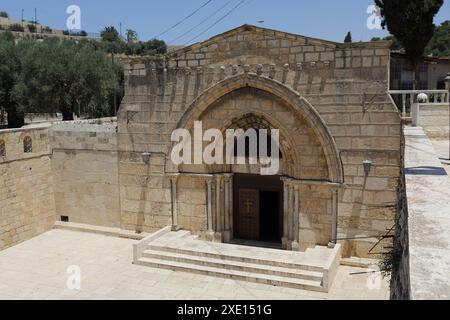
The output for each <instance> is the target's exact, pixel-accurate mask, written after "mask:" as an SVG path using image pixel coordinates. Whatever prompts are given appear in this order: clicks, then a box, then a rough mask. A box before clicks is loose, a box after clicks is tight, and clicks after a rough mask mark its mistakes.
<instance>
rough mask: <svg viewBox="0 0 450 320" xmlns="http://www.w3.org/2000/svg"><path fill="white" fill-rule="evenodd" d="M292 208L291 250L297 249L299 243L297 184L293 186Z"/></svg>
mask: <svg viewBox="0 0 450 320" xmlns="http://www.w3.org/2000/svg"><path fill="white" fill-rule="evenodd" d="M293 189H294V210H293V212H292V213H293V215H294V219H293V222H294V223H293V224H292V225H293V228H294V232H293V239H292V250H293V251H299V250H300V245H299V227H300V226H299V220H300V210H299V207H300V201H299V186H294V187H293Z"/></svg>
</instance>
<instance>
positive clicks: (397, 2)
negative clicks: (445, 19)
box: [375, 0, 444, 65]
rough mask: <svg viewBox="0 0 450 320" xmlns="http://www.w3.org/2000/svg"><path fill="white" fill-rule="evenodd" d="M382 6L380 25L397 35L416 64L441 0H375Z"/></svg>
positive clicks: (429, 34)
mask: <svg viewBox="0 0 450 320" xmlns="http://www.w3.org/2000/svg"><path fill="white" fill-rule="evenodd" d="M375 3H376V5H377V6H378V7H380V9H381V15H382V17H383V21H382V26H383V28H387V29H388V30H389V32H390V33H391V34H392V35H393V36H395V38H396V39H398V41H399V43H400V44H401V45H402V47H403V48H405V54H406V56H407V57H408V58H409V59H410V60H411V62H412V63H413V64H414V65H416V64H417V62H418V60H419V59H420V58H421V57H422V55H423V54H424V51H425V47H426V46H427V44H428V42H429V41H430V39H431V38H432V36H433V33H434V29H435V25H434V23H433V19H434V16H435V15H436V14H437V13H438V12H439V9H440V8H441V6H442V5H443V3H444V1H443V0H375Z"/></svg>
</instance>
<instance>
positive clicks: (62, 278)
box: [0, 229, 389, 300]
mask: <svg viewBox="0 0 450 320" xmlns="http://www.w3.org/2000/svg"><path fill="white" fill-rule="evenodd" d="M134 242H135V241H134V240H129V239H121V238H114V237H108V236H103V235H98V234H89V233H82V232H76V231H68V230H56V229H55V230H51V231H49V232H47V233H45V234H42V235H40V236H38V237H36V238H33V239H31V240H29V241H26V242H24V243H22V244H19V245H17V246H15V247H12V248H9V249H6V250H4V251H1V252H0V299H48V300H53V299H150V300H154V299H186V300H189V299H208V300H209V299H233V300H234V299H237V300H255V299H273V300H275V299H283V300H284V299H302V300H305V299H387V298H388V297H389V290H388V280H387V279H383V280H381V281H378V279H379V278H378V277H377V276H375V277H374V275H373V274H372V275H369V274H367V273H365V272H367V269H360V268H354V267H345V266H341V267H340V268H339V271H338V274H337V276H336V280H335V282H334V284H333V287H332V288H331V290H330V292H329V293H321V292H310V291H304V290H298V289H290V288H282V287H273V286H269V285H264V284H253V283H247V282H241V281H235V280H229V279H220V278H213V277H208V276H202V275H193V274H189V273H183V272H173V271H168V270H159V269H152V268H148V267H142V266H137V265H133V264H132V263H131V261H132V248H131V245H132V244H133V243H134ZM71 266H77V267H79V270H80V271H81V288H80V290H70V289H68V287H67V282H68V279H69V280H70V279H72V278H70V277H71V276H73V273H71V274H68V271H73V270H76V268H75V269H70V267H71ZM68 268H69V270H68ZM361 272H363V273H361ZM351 273H357V274H354V275H352V274H351ZM377 281H378V282H377ZM69 283H71V282H70V281H69Z"/></svg>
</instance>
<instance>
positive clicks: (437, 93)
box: [389, 90, 449, 117]
mask: <svg viewBox="0 0 450 320" xmlns="http://www.w3.org/2000/svg"><path fill="white" fill-rule="evenodd" d="M421 93H424V94H426V95H427V97H428V101H427V103H429V104H433V103H436V104H438V103H448V102H449V92H448V91H447V90H390V91H389V94H390V95H391V96H392V99H393V100H394V101H395V103H396V104H397V107H398V108H399V109H401V110H402V116H403V117H406V116H407V110H411V107H412V105H413V104H414V103H416V102H417V96H418V95H419V94H421Z"/></svg>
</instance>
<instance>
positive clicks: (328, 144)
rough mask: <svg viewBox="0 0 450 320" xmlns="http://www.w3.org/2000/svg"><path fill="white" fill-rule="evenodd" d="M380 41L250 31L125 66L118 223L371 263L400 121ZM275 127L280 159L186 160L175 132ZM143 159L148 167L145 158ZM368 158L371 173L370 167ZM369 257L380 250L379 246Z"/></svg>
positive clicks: (395, 174) (391, 181) (394, 179)
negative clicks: (335, 245) (272, 171)
mask: <svg viewBox="0 0 450 320" xmlns="http://www.w3.org/2000/svg"><path fill="white" fill-rule="evenodd" d="M389 64H390V51H389V44H388V43H386V42H372V43H350V44H340V43H334V42H330V41H324V40H318V39H312V38H307V37H303V36H299V35H294V34H289V33H284V32H278V31H274V30H268V29H263V28H258V27H254V26H248V25H245V26H242V27H239V28H237V29H234V30H231V31H229V32H226V33H224V34H221V35H218V36H216V37H213V38H211V39H210V40H207V41H205V42H202V43H198V44H195V45H193V46H190V47H187V48H183V49H181V50H178V51H174V52H171V53H169V54H167V55H166V56H165V57H161V58H149V59H146V60H140V61H136V60H130V61H128V62H127V63H126V65H125V81H126V89H125V98H124V100H123V102H122V106H121V108H120V111H119V115H118V132H117V150H116V151H117V158H118V161H117V164H118V165H117V166H118V170H117V172H118V182H117V183H118V189H119V191H118V193H119V202H120V204H119V207H120V218H119V219H120V227H121V228H123V229H128V230H135V231H146V232H151V231H155V230H157V229H159V228H162V227H165V226H167V225H172V227H173V229H185V230H189V231H192V233H194V234H198V235H199V236H200V237H201V238H204V239H206V240H210V241H218V242H232V241H237V240H238V239H240V240H246V241H247V243H252V241H256V242H258V241H263V242H274V243H279V244H280V246H282V247H283V248H284V249H288V250H306V249H307V248H310V247H314V246H315V245H327V244H329V243H330V242H336V241H337V242H339V243H342V244H343V255H344V256H361V257H366V256H371V254H372V253H377V252H378V253H379V252H380V251H384V250H383V243H382V244H380V245H379V246H378V247H376V248H375V250H373V246H374V244H375V243H376V242H377V241H378V237H380V236H382V235H384V234H386V232H387V231H388V230H389V229H391V228H392V227H393V225H394V218H395V212H396V205H397V185H398V179H399V177H400V167H401V157H400V152H401V148H400V146H401V120H400V116H399V113H398V110H397V108H396V106H395V105H394V103H393V101H392V99H391V98H390V96H389V94H388V88H389ZM195 121H202V123H203V130H207V129H210V128H216V129H219V130H221V131H222V132H225V130H227V129H230V128H242V129H244V130H246V129H250V128H253V129H271V128H275V129H279V132H280V153H281V165H280V169H279V172H278V174H277V175H274V176H262V175H260V174H259V170H258V169H259V168H258V166H255V165H180V166H176V165H174V163H173V162H172V160H171V157H170V155H171V150H172V147H173V146H174V143H173V142H172V141H171V135H172V132H173V131H174V130H175V129H180V128H181V129H188V130H190V131H192V129H193V126H194V122H195ZM147 152H148V153H149V155H150V159H149V162H148V164H147V163H145V161H144V160H145V159H144V157H143V154H144V153H147ZM364 163H366V166H364ZM371 249H372V250H371Z"/></svg>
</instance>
